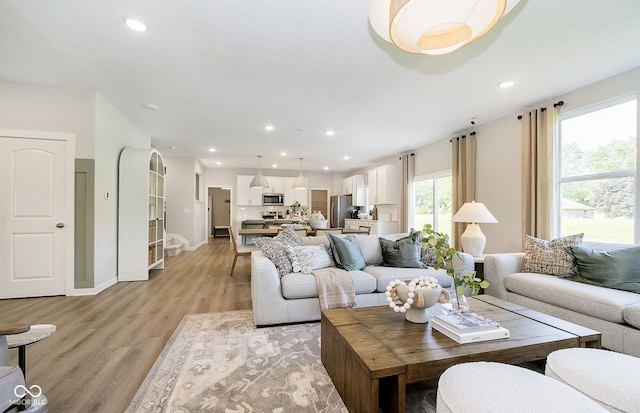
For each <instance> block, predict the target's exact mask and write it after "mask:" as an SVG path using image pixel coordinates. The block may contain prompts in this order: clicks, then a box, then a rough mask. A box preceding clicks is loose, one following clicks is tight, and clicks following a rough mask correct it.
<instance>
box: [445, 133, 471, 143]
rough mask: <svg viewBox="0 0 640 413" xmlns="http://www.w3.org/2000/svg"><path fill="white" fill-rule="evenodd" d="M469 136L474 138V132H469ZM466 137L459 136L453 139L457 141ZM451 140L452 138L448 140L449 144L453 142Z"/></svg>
mask: <svg viewBox="0 0 640 413" xmlns="http://www.w3.org/2000/svg"><path fill="white" fill-rule="evenodd" d="M469 136H476V131H473V132H469ZM466 137H467V135H461V136H456V138H455V139H456V140H458V141H459V140H460V139H464V138H466ZM453 139H454V138H451V139H449V143H451V142H453Z"/></svg>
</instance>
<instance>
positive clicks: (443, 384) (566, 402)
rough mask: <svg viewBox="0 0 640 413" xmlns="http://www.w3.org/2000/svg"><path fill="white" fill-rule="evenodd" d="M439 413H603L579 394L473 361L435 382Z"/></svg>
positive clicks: (513, 369) (523, 372)
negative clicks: (436, 383) (436, 384)
mask: <svg viewBox="0 0 640 413" xmlns="http://www.w3.org/2000/svg"><path fill="white" fill-rule="evenodd" d="M436 412H438V413H495V412H501V413H508V412H513V413H516V412H517V413H540V412H545V413H567V412H580V413H587V412H599V413H603V412H606V410H605V409H604V408H602V407H601V406H600V405H598V403H596V402H594V401H593V400H591V399H590V398H588V397H587V396H585V395H584V394H582V393H580V392H579V391H577V390H575V389H573V388H571V387H570V386H567V385H565V384H562V383H560V382H559V381H557V380H553V379H551V378H549V377H546V376H545V375H543V374H540V373H536V372H535V371H531V370H527V369H525V368H523V367H517V366H512V365H510V364H502V363H490V362H475V363H462V364H458V365H455V366H453V367H449V368H448V369H447V370H446V371H445V372H444V373H442V376H440V379H439V380H438V393H437V396H436Z"/></svg>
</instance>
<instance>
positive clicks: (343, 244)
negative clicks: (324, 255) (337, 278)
mask: <svg viewBox="0 0 640 413" xmlns="http://www.w3.org/2000/svg"><path fill="white" fill-rule="evenodd" d="M327 238H328V239H329V247H331V253H332V254H333V259H334V260H335V261H336V266H337V267H338V268H342V269H344V270H347V271H354V270H361V269H363V268H364V267H366V266H367V262H366V261H365V259H364V256H363V255H362V251H361V250H360V245H358V241H357V240H356V237H355V236H353V235H347V236H346V237H344V238H341V237H339V236H337V235H334V234H331V233H329V232H328V233H327Z"/></svg>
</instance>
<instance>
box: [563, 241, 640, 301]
mask: <svg viewBox="0 0 640 413" xmlns="http://www.w3.org/2000/svg"><path fill="white" fill-rule="evenodd" d="M566 250H567V252H569V254H571V256H572V257H573V258H574V264H575V266H574V272H575V274H576V275H574V276H572V277H570V279H571V280H573V281H579V282H583V283H586V284H593V285H598V286H600V287H607V288H614V289H616V290H625V291H631V292H634V293H640V270H639V269H640V246H633V247H628V248H620V249H615V250H608V251H596V250H593V249H591V248H586V247H566Z"/></svg>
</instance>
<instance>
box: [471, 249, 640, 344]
mask: <svg viewBox="0 0 640 413" xmlns="http://www.w3.org/2000/svg"><path fill="white" fill-rule="evenodd" d="M524 256H525V254H524V253H509V254H490V255H487V256H486V257H485V261H484V278H485V280H487V281H489V283H490V285H489V288H487V289H485V293H486V294H489V295H492V296H494V297H497V298H501V299H503V300H506V301H510V302H512V303H516V304H520V305H522V306H525V307H527V308H531V309H533V310H536V311H540V312H543V313H546V314H549V315H552V316H554V317H558V318H561V319H563V320H567V321H570V322H573V323H576V324H579V325H582V326H585V327H588V328H591V329H594V330H596V331H600V332H601V333H602V346H603V347H604V348H607V349H610V350H613V351H618V352H621V353H626V354H630V355H632V356H636V357H640V294H636V293H633V292H627V291H620V290H614V289H610V288H604V287H599V286H595V285H590V284H583V283H579V282H575V281H571V280H568V279H564V278H559V277H557V276H554V275H547V274H537V273H523V272H520V269H521V268H522V264H523V262H524ZM639 271H640V269H639Z"/></svg>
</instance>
